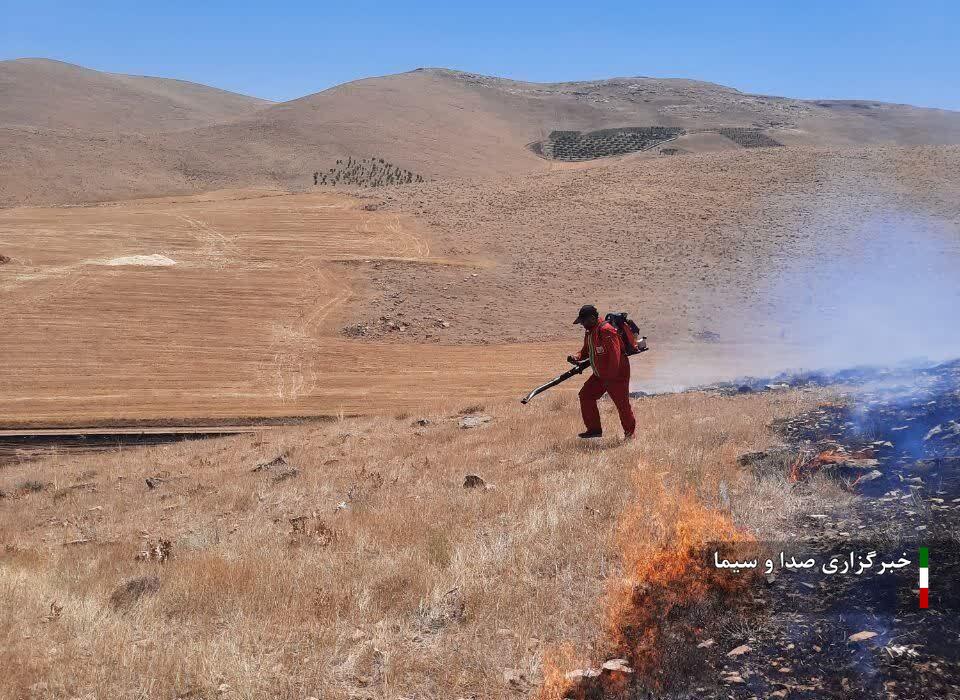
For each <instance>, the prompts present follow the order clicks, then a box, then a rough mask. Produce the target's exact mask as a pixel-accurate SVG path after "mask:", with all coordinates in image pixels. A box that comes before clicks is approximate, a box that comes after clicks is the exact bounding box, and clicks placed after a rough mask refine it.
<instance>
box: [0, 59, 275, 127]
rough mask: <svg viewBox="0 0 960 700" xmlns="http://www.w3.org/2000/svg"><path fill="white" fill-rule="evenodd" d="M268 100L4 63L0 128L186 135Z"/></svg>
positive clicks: (32, 63) (28, 62)
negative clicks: (182, 131) (184, 131)
mask: <svg viewBox="0 0 960 700" xmlns="http://www.w3.org/2000/svg"><path fill="white" fill-rule="evenodd" d="M268 104H270V103H269V102H267V101H266V100H261V99H258V98H256V97H248V96H247V95H238V94H236V93H233V92H227V91H226V90H219V89H217V88H212V87H208V86H206V85H198V84H197V83H190V82H187V81H184V80H171V79H167V78H149V77H143V76H136V75H122V74H119V73H103V72H100V71H95V70H90V69H89V68H82V67H80V66H75V65H71V64H69V63H62V62H60V61H51V60H47V59H42V58H24V59H18V60H15V61H0V126H2V127H8V128H9V127H27V128H29V127H33V128H35V129H43V130H76V131H78V132H80V133H81V134H92V133H100V132H104V133H116V132H156V131H172V130H176V129H189V128H194V127H198V126H203V125H206V124H212V123H216V122H223V121H227V120H230V119H235V118H237V117H241V116H246V115H249V114H250V113H252V112H254V111H256V110H258V109H260V108H261V107H263V106H265V105H268Z"/></svg>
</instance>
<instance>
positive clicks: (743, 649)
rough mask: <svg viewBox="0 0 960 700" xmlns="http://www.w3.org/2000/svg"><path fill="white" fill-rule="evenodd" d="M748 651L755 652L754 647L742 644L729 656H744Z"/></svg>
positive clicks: (729, 653) (728, 653)
mask: <svg viewBox="0 0 960 700" xmlns="http://www.w3.org/2000/svg"><path fill="white" fill-rule="evenodd" d="M748 651H753V647H751V646H749V645H747V644H741V645H740V646H738V647H737V648H736V649H731V650H730V651H728V652H727V656H741V655H742V654H746V653H747V652H748Z"/></svg>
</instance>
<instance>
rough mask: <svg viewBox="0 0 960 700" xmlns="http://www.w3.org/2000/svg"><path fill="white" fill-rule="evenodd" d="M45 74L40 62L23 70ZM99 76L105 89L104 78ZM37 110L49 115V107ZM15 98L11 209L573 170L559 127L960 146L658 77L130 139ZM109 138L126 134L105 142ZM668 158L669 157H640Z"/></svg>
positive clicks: (395, 98)
mask: <svg viewBox="0 0 960 700" xmlns="http://www.w3.org/2000/svg"><path fill="white" fill-rule="evenodd" d="M19 63H20V62H14V64H19ZM32 65H33V64H32V63H31V62H26V64H25V66H24V67H22V68H20V67H18V70H26V69H27V68H31V67H32ZM43 65H44V66H46V63H44V64H43ZM55 65H60V64H55ZM7 68H8V70H9V65H7ZM77 70H83V69H77ZM90 73H92V74H93V75H94V76H96V77H97V78H98V80H99V79H101V78H100V77H99V76H103V75H104V74H98V73H96V72H93V71H90ZM84 75H86V73H84ZM102 79H103V80H106V79H107V78H102ZM109 80H110V81H111V83H110V85H111V86H116V85H120V86H122V90H121V89H120V87H116V90H118V91H119V92H117V94H118V95H122V96H123V99H134V98H133V97H130V94H131V91H134V93H135V94H137V95H144V94H147V93H148V95H149V99H148V98H147V97H142V98H141V99H142V100H143V102H139V103H138V104H144V105H154V106H152V107H149V108H147V107H144V108H143V109H145V110H146V111H147V112H150V113H152V112H154V111H158V112H163V113H164V114H165V115H166V116H163V117H160V116H157V117H151V118H147V116H143V115H141V116H140V117H133V116H131V117H130V119H129V123H130V124H131V125H132V124H134V123H140V124H142V123H145V122H150V123H153V124H166V125H170V124H174V123H180V124H182V120H181V121H180V122H178V121H177V117H176V116H175V113H171V108H170V101H169V100H168V99H166V97H164V98H163V99H161V95H163V96H166V95H168V93H170V92H171V91H174V88H175V87H176V94H177V96H178V99H180V100H181V102H178V103H177V104H178V105H180V104H181V103H182V101H184V100H186V99H187V98H186V96H185V92H184V90H183V89H182V88H181V87H180V86H181V84H180V83H179V82H177V81H159V83H158V82H157V81H158V80H159V79H133V78H129V77H124V78H123V80H120V79H119V78H117V77H116V76H111V77H109ZM150 81H154V82H150ZM160 84H162V87H163V89H161V87H159V86H158V85H160ZM171 86H173V87H171ZM147 87H149V88H150V90H149V91H148V90H147ZM191 94H192V93H191ZM31 99H33V102H34V103H37V104H41V105H42V104H43V100H41V99H39V98H31ZM49 100H50V102H49V104H60V103H61V101H62V100H61V98H59V97H56V96H55V95H54V94H53V93H51V96H50V97H49ZM14 101H16V102H22V104H20V105H19V106H17V107H13V108H10V109H11V110H13V116H6V117H4V118H3V119H0V149H2V150H3V152H4V153H5V154H8V155H7V158H8V161H10V162H12V163H13V164H14V165H13V167H12V168H9V169H8V171H7V172H6V173H5V174H4V177H3V179H2V180H0V206H12V205H16V204H50V203H76V202H84V201H99V200H106V199H116V198H127V197H132V196H154V195H163V194H170V193H184V192H197V191H203V190H210V189H214V188H218V187H239V186H264V185H270V186H280V187H285V188H301V187H307V186H309V185H310V184H311V182H312V177H311V176H312V173H313V172H315V171H317V170H324V169H326V168H328V167H330V166H333V165H334V163H335V162H336V160H337V159H339V158H346V157H348V156H354V157H366V156H376V157H379V158H385V159H386V160H388V161H390V162H392V163H395V164H396V165H397V166H399V167H401V168H404V169H409V170H412V171H414V172H417V173H422V174H423V175H424V176H425V177H427V178H430V179H437V178H449V177H461V178H477V177H489V176H495V175H517V174H521V173H526V172H532V171H537V170H546V169H555V168H568V167H571V166H570V165H568V164H565V163H562V162H558V161H551V160H548V159H545V158H542V157H541V156H539V155H537V154H536V153H534V151H533V150H531V145H532V144H534V143H536V142H541V141H543V140H545V139H549V138H550V136H551V134H552V133H553V132H556V131H591V130H601V129H612V128H615V129H621V128H623V127H640V128H649V127H670V128H673V129H680V130H682V131H683V133H682V135H680V136H679V137H678V138H676V139H675V140H673V141H671V142H670V144H669V145H670V147H671V149H673V152H678V153H683V152H701V151H714V150H732V149H741V148H743V146H745V145H747V146H749V145H763V144H765V143H769V142H770V141H773V142H776V143H779V144H783V145H788V146H789V145H792V146H857V145H876V144H887V143H889V144H898V145H923V144H946V143H960V113H956V112H948V111H944V110H933V109H921V108H915V107H909V106H905V105H891V104H885V103H879V102H865V101H856V102H850V101H848V102H844V101H803V100H794V99H788V98H780V97H770V96H763V95H750V94H746V93H742V92H739V91H737V90H734V89H732V88H728V87H724V86H720V85H714V84H711V83H704V82H698V81H691V80H676V79H655V78H616V79H611V80H600V81H589V82H577V83H551V84H539V83H529V82H520V81H514V80H506V79H502V78H492V77H486V76H480V75H475V74H470V73H462V72H457V71H450V70H445V69H419V70H416V71H411V72H408V73H402V74H398V75H391V76H385V77H378V78H369V79H364V80H358V81H355V82H351V83H347V84H344V85H340V86H337V87H334V88H331V89H329V90H325V91H323V92H319V93H316V94H314V95H309V96H306V97H303V98H300V99H297V100H293V101H290V102H285V103H281V104H275V105H272V106H268V107H266V108H264V109H259V110H255V111H252V110H247V111H246V113H243V114H241V113H239V112H237V111H236V110H234V111H230V110H225V111H230V115H229V117H230V118H229V120H227V118H226V117H224V118H223V119H219V120H217V119H212V120H211V119H207V120H206V122H205V123H204V124H203V125H196V124H195V125H193V126H192V128H181V129H180V130H177V131H175V132H171V131H166V133H151V134H148V135H143V136H138V137H137V138H130V137H126V136H124V137H121V136H119V135H117V133H116V129H117V128H116V127H112V126H110V125H111V123H112V122H111V121H110V119H109V118H108V117H107V116H106V115H104V116H103V118H102V119H101V118H99V117H97V118H95V117H94V116H90V117H89V118H88V119H86V120H85V123H86V124H87V125H86V126H82V125H78V126H73V127H71V129H72V130H71V131H70V133H69V135H68V136H65V135H64V133H62V132H61V131H57V130H56V129H58V128H60V127H61V126H63V125H62V124H58V123H57V121H56V120H55V119H54V118H53V117H47V118H46V121H44V119H41V118H40V117H39V116H33V117H30V114H31V113H33V112H36V113H37V114H41V113H43V112H44V110H43V109H41V108H40V107H37V106H34V107H30V106H29V105H30V104H31V102H30V101H22V100H19V99H17V100H14ZM101 101H102V102H105V103H111V102H112V100H109V99H105V100H101ZM24 105H26V106H24ZM164 110H166V111H164ZM140 111H143V110H140ZM134 112H135V113H136V112H137V110H134ZM214 112H215V110H214V109H213V108H209V109H207V111H206V112H203V115H204V117H207V116H215V115H214ZM90 114H91V115H96V114H99V112H97V111H96V110H93V111H92V112H90ZM193 114H194V117H193V118H196V119H199V118H200V117H199V116H197V113H193ZM18 115H19V116H18ZM13 117H16V118H17V119H19V122H24V121H27V118H28V117H30V119H32V121H30V122H29V123H30V124H31V125H32V126H31V127H30V128H29V129H24V128H22V127H16V128H12V127H9V126H8V127H6V128H4V127H3V126H2V125H3V124H4V123H6V124H10V123H11V119H12V118H13ZM71 119H73V118H72V117H71ZM213 122H215V123H213ZM131 128H133V126H131ZM51 129H54V130H51ZM731 129H739V130H740V131H735V130H731ZM140 130H141V131H144V130H145V129H144V128H141V129H140ZM742 130H747V133H746V136H747V138H746V139H744V138H741V137H740V136H741V133H742ZM104 131H109V132H110V135H109V136H104V135H103V132H104ZM658 153H659V151H658V150H656V149H654V150H653V151H649V152H647V153H644V154H641V155H639V156H631V157H653V156H656V155H658ZM573 167H575V166H573ZM116 173H123V176H122V177H117V176H116V175H115V174H116Z"/></svg>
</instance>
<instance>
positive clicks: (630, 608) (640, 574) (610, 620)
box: [540, 465, 753, 700]
mask: <svg viewBox="0 0 960 700" xmlns="http://www.w3.org/2000/svg"><path fill="white" fill-rule="evenodd" d="M644 471H648V470H645V468H644V465H641V469H640V472H639V473H640V474H642V473H644ZM638 485H639V484H638ZM638 492H639V493H649V489H646V490H645V489H643V488H638ZM664 498H666V499H667V500H668V504H667V505H666V507H664V508H663V509H662V510H661V509H658V512H663V513H667V512H669V514H670V516H669V518H661V519H660V521H659V522H657V523H656V527H655V529H654V530H653V531H651V522H650V520H651V518H650V512H649V508H648V505H647V503H646V502H637V503H635V504H634V505H633V507H631V508H630V509H629V510H627V511H626V513H625V514H624V515H623V517H622V518H621V521H620V524H619V527H618V531H617V537H616V546H617V549H618V551H619V553H620V557H621V561H622V570H623V577H622V578H621V579H618V580H616V581H614V582H612V583H611V585H610V586H609V587H608V590H607V593H606V601H605V608H606V613H605V623H604V638H605V640H606V642H605V643H606V645H607V656H606V658H611V657H613V656H615V657H620V658H623V659H626V660H627V661H628V662H629V665H630V666H631V667H632V669H633V672H634V673H633V675H632V678H634V679H636V680H638V681H643V682H644V683H645V684H647V685H649V686H653V687H660V686H662V681H663V680H664V678H663V677H664V675H665V674H664V671H663V668H662V666H661V664H660V661H661V658H662V646H663V641H664V631H665V629H666V628H667V627H668V626H671V625H672V626H673V632H674V633H675V632H677V630H678V629H680V628H682V627H683V625H682V624H680V625H678V624H677V620H676V619H674V620H673V621H671V622H669V623H668V622H667V619H668V618H669V617H670V615H671V613H679V612H681V611H682V610H683V609H684V608H686V607H687V606H690V605H691V604H695V603H697V602H698V601H701V600H703V599H705V598H706V597H707V596H708V595H712V594H717V593H719V594H721V595H723V594H729V593H731V592H733V591H735V590H740V589H741V588H743V586H744V585H745V584H746V583H747V582H748V579H747V578H745V576H742V575H731V574H730V573H729V572H726V571H722V570H719V569H717V568H715V567H713V566H712V565H710V564H709V562H708V560H707V559H706V558H704V556H703V554H702V550H703V548H704V547H705V546H706V545H707V544H708V543H710V542H725V543H726V542H730V543H734V542H750V541H753V540H752V538H750V537H749V536H748V535H746V534H745V533H743V532H742V531H740V530H738V529H737V528H736V527H735V526H734V525H733V523H732V522H731V521H730V519H729V518H728V517H727V516H726V515H724V514H723V513H720V512H717V511H714V510H709V509H707V508H705V507H704V506H702V505H701V504H699V503H698V502H697V501H696V499H695V498H693V497H692V496H671V495H669V494H664ZM671 506H672V507H671ZM658 545H659V546H658ZM674 617H675V618H677V617H678V616H677V615H675V616H674ZM679 617H680V618H682V615H681V616H679ZM687 631H689V632H691V633H692V632H694V630H692V628H691V629H689V630H687ZM571 651H572V650H571V649H570V648H569V646H568V647H565V648H564V649H563V651H562V653H560V654H558V655H557V658H553V659H550V660H548V662H547V663H546V665H545V672H544V685H543V686H542V687H541V693H540V698H541V700H558V699H559V698H575V699H577V700H582V699H584V698H592V697H619V696H620V695H621V694H623V693H625V692H626V690H627V685H628V684H629V683H630V680H629V678H630V677H629V676H626V675H624V674H623V673H608V672H603V673H601V674H600V675H599V676H591V677H590V678H584V677H582V674H581V676H580V677H578V676H576V675H574V676H573V677H571V674H566V673H564V672H563V670H562V669H564V668H566V669H568V670H569V669H570V668H571V665H570V663H571V661H572V653H571Z"/></svg>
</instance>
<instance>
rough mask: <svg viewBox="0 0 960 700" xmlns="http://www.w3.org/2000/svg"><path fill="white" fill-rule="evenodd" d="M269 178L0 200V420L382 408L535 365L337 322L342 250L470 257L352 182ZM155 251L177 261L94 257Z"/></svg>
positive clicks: (347, 278)
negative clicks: (152, 193) (294, 182)
mask: <svg viewBox="0 0 960 700" xmlns="http://www.w3.org/2000/svg"><path fill="white" fill-rule="evenodd" d="M279 194H281V193H278V192H275V191H273V192H271V191H252V192H251V191H247V192H221V193H212V194H211V195H201V196H196V197H186V198H166V199H159V200H145V201H140V202H132V203H123V204H115V205H102V206H92V207H76V208H53V209H37V208H20V209H8V210H3V211H0V248H2V249H3V251H4V254H5V255H7V256H8V257H10V258H11V259H12V260H11V262H9V263H7V264H6V265H4V266H3V270H2V273H3V274H2V276H0V292H2V294H3V298H4V303H3V304H2V305H0V327H2V328H3V331H4V338H5V339H4V352H3V353H2V355H0V390H2V394H3V396H4V399H5V401H4V406H3V408H2V409H0V423H3V424H5V425H23V424H30V425H39V426H46V425H54V424H71V423H73V424H80V425H91V424H96V423H98V422H110V423H112V424H117V423H124V422H129V421H136V420H166V421H167V422H172V421H177V420H182V421H191V420H206V421H209V420H218V419H219V420H230V419H233V418H237V417H243V416H248V417H261V416H287V415H300V414H307V415H316V414H335V413H337V412H339V411H345V412H347V413H351V412H356V411H360V410H364V409H366V410H371V409H372V410H379V411H383V410H388V411H396V410H399V408H401V407H403V406H406V405H410V404H411V403H412V402H414V401H417V402H419V401H422V400H423V399H424V398H429V397H430V396H431V395H433V396H442V395H444V394H445V393H446V392H449V391H455V392H458V393H459V394H461V395H472V396H476V397H480V398H482V397H484V396H488V395H490V392H491V391H497V392H499V394H498V395H499V396H504V395H511V394H516V395H519V394H520V393H521V390H523V391H525V390H526V389H527V388H528V387H529V385H531V384H532V383H533V382H534V381H535V380H536V379H538V378H539V376H540V375H539V374H538V372H537V370H536V369H535V368H532V367H531V366H530V364H529V358H530V354H529V353H525V354H521V353H516V357H515V359H514V361H513V362H512V363H503V362H501V363H500V364H499V366H498V367H496V368H493V367H487V369H486V371H485V372H480V373H479V374H477V373H476V372H475V371H474V370H476V368H477V365H478V359H480V358H481V357H482V353H481V351H478V350H476V349H467V348H462V349H456V350H453V351H451V352H448V353H443V354H438V353H436V352H435V351H433V350H429V349H426V348H425V347H424V346H421V345H411V346H410V347H407V348H404V349H402V350H397V349H396V348H388V347H376V346H368V345H363V344H360V343H357V342H354V341H350V340H347V339H345V338H343V337H341V336H339V333H338V329H339V327H340V326H341V325H343V324H344V323H345V322H346V321H348V320H349V319H350V318H351V313H352V304H353V302H354V301H355V300H356V298H357V296H358V295H361V294H363V290H364V280H363V275H361V274H357V272H356V268H357V265H363V264H377V262H378V261H384V260H389V261H391V262H392V263H393V264H414V263H415V264H417V265H418V266H420V268H421V269H422V268H423V267H424V266H426V267H427V268H429V267H430V266H435V265H438V266H451V265H461V264H462V265H465V266H466V267H467V269H474V268H475V266H476V265H478V264H481V263H479V262H477V261H473V262H471V261H464V262H462V263H460V262H457V261H451V260H444V259H437V258H432V257H431V254H430V248H429V242H428V239H427V238H426V236H425V235H424V234H423V232H422V230H421V228H420V227H419V225H418V224H417V223H416V222H415V221H414V220H412V218H411V217H408V216H405V215H402V214H400V215H398V214H383V213H378V212H370V211H366V210H364V209H363V202H362V201H361V200H358V199H356V198H353V197H348V196H345V195H341V194H331V193H325V194H309V195H287V196H278V195H279ZM152 255H162V256H164V257H166V258H169V259H170V260H172V261H174V262H175V264H174V265H166V266H143V265H115V264H106V263H109V262H111V261H113V262H117V259H118V258H120V262H122V261H123V259H126V258H130V257H131V256H152ZM536 352H540V353H541V354H543V351H542V350H539V351H534V353H536ZM554 356H555V357H560V358H562V357H563V354H561V352H560V351H559V350H558V351H556V353H555V355H554ZM504 364H507V365H508V366H504ZM493 373H496V374H497V375H498V376H499V377H500V381H499V382H492V381H491V375H492V374H493ZM440 377H443V378H444V379H443V381H441V382H438V379H439V378H440Z"/></svg>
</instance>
